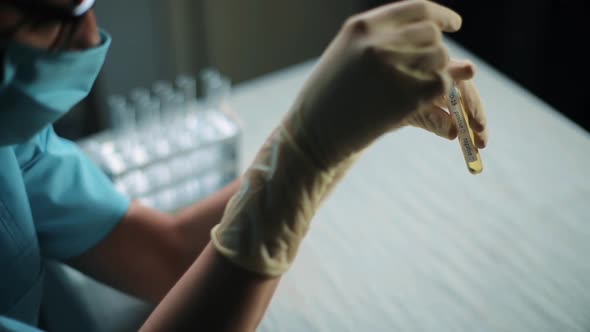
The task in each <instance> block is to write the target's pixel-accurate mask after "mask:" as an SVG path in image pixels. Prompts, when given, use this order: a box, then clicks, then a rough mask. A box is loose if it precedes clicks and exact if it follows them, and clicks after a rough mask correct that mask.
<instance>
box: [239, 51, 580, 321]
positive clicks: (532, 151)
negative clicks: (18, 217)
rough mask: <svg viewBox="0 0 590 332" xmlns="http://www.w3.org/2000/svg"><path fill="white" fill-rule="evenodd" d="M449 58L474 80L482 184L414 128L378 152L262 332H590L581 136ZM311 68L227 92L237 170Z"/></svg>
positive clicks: (341, 191) (332, 214)
mask: <svg viewBox="0 0 590 332" xmlns="http://www.w3.org/2000/svg"><path fill="white" fill-rule="evenodd" d="M452 46H453V47H452V50H451V51H452V52H451V53H452V54H453V55H454V56H456V57H459V58H463V57H466V58H469V59H471V60H472V61H473V62H474V63H475V64H476V65H477V66H478V69H479V70H478V76H477V78H476V84H477V86H478V87H479V90H480V93H481V95H482V98H483V101H484V105H485V109H486V111H487V114H488V119H489V132H490V141H489V146H488V148H486V149H485V150H482V158H483V161H484V167H485V169H484V172H483V173H482V174H480V175H477V176H473V175H471V174H470V173H469V172H468V171H467V169H466V168H465V165H464V162H463V159H462V158H463V157H462V155H461V151H460V148H459V146H458V143H457V142H456V141H453V142H450V141H446V140H444V139H441V138H439V137H436V136H434V135H432V134H429V133H426V132H423V131H421V130H419V129H416V128H404V129H402V130H400V131H397V132H395V133H392V134H389V135H387V136H386V137H384V138H383V139H381V140H380V141H378V142H377V143H376V144H375V145H374V146H372V147H371V148H370V149H369V151H368V152H367V153H366V154H365V155H364V156H363V158H362V159H361V160H360V161H359V162H358V163H357V164H356V165H355V167H354V168H353V169H352V170H351V172H350V173H349V175H348V176H347V177H346V178H345V179H344V180H343V181H342V183H341V184H340V186H339V187H338V188H337V189H336V190H335V192H334V193H333V195H332V196H331V197H330V198H329V199H328V201H327V202H326V203H325V205H324V206H323V207H322V209H321V210H320V211H319V213H318V214H317V216H316V218H315V219H314V221H313V224H312V227H311V230H310V232H309V234H308V235H307V237H306V239H305V240H304V242H303V244H302V246H301V249H300V252H299V255H298V257H297V260H296V261H295V264H294V265H293V266H292V268H291V270H290V271H289V272H288V273H287V274H286V275H285V276H284V277H283V280H282V281H281V284H280V286H279V288H278V290H277V293H276V295H275V297H274V299H273V301H272V303H271V305H270V308H269V311H268V313H267V315H266V316H265V318H264V320H263V323H262V325H261V327H260V329H259V330H260V331H339V332H344V331H537V332H539V331H551V332H554V331H589V330H590V259H588V255H589V254H590V224H589V222H590V218H589V217H588V215H589V214H588V212H587V206H588V204H590V178H589V177H588V171H587V168H588V165H590V135H588V134H587V133H586V132H585V131H583V130H582V129H580V128H579V127H578V126H576V125H574V124H573V123H572V122H570V121H568V120H567V119H565V118H564V117H563V116H561V115H560V114H559V113H557V112H556V111H554V110H553V109H551V107H549V106H548V105H547V104H545V103H543V102H542V101H540V100H539V99H537V98H536V97H534V96H533V95H531V94H530V93H529V92H527V91H525V90H524V89H522V88H521V87H519V86H517V85H516V84H514V83H512V82H511V81H510V80H508V79H507V78H506V77H504V76H502V75H501V74H499V73H498V72H497V71H495V70H494V69H492V68H491V67H489V66H487V65H486V64H484V63H482V62H481V61H480V60H478V59H477V58H475V57H474V56H472V55H470V54H468V53H466V52H465V51H464V50H462V49H461V48H460V47H457V46H455V45H452ZM312 66H313V62H308V63H304V64H301V65H298V66H294V67H292V68H289V69H287V70H283V71H280V72H277V73H273V74H271V75H267V76H264V77H262V78H261V79H258V80H255V81H252V82H248V83H247V84H242V85H239V86H237V87H236V89H235V90H234V92H235V93H234V96H233V105H234V106H235V107H236V109H237V112H238V114H239V116H240V117H241V118H242V120H243V121H244V126H245V128H244V136H243V150H242V151H243V155H242V157H243V164H244V166H246V165H247V164H249V162H250V161H251V160H252V159H253V157H254V154H255V153H256V151H257V149H258V147H259V146H260V145H261V144H262V142H263V140H264V139H265V138H266V136H267V135H268V134H269V133H270V131H271V130H272V129H273V127H274V126H275V125H276V124H277V123H278V122H279V120H280V118H281V116H282V115H283V114H284V112H286V111H287V110H288V108H289V106H290V104H291V102H292V101H293V100H294V98H295V95H296V93H297V92H298V91H299V89H300V87H301V86H302V84H303V82H304V80H305V78H306V77H307V76H308V74H309V73H310V71H311V69H312Z"/></svg>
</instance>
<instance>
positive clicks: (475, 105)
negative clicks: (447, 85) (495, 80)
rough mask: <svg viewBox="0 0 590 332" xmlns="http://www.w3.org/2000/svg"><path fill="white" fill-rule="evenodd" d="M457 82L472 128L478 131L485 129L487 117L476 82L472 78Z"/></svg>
mask: <svg viewBox="0 0 590 332" xmlns="http://www.w3.org/2000/svg"><path fill="white" fill-rule="evenodd" d="M456 84H457V87H458V88H459V91H460V92H461V97H462V99H463V105H464V106H465V111H466V112H467V116H468V117H469V123H470V125H471V128H473V130H474V131H476V132H481V131H483V130H485V129H486V125H487V118H486V114H485V112H484V110H483V105H482V102H481V98H480V97H479V93H478V92H477V89H476V88H475V84H473V81H471V80H467V81H457V82H456Z"/></svg>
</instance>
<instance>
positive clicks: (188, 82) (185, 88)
mask: <svg viewBox="0 0 590 332" xmlns="http://www.w3.org/2000/svg"><path fill="white" fill-rule="evenodd" d="M175 83H176V86H177V87H178V89H179V90H180V91H181V92H182V94H183V96H184V100H185V102H192V101H194V100H196V99H197V80H196V79H195V78H193V77H192V76H189V75H178V76H177V77H176V80H175Z"/></svg>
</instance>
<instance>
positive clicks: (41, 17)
mask: <svg viewBox="0 0 590 332" xmlns="http://www.w3.org/2000/svg"><path fill="white" fill-rule="evenodd" d="M94 2H95V0H72V1H71V2H70V3H69V4H67V5H65V6H58V5H54V4H49V3H47V2H46V1H38V0H28V1H25V0H0V5H6V6H10V7H13V8H15V9H17V10H18V11H20V12H21V13H22V14H23V15H22V18H21V19H20V21H19V22H17V23H16V24H15V25H13V26H11V27H9V28H8V29H5V30H3V31H0V38H1V39H8V38H10V37H12V36H13V35H14V34H15V33H16V32H17V31H18V30H19V29H20V28H22V27H23V26H25V25H31V26H43V25H48V24H55V23H59V24H63V27H62V29H61V31H66V32H67V33H68V35H67V36H65V37H63V36H58V38H56V41H55V42H54V43H53V44H52V46H51V47H50V49H53V50H55V49H57V48H58V47H59V46H60V45H58V44H62V45H67V44H69V42H70V41H71V39H72V37H73V36H74V34H75V32H76V30H77V28H78V26H79V25H80V22H81V21H82V19H83V18H84V16H86V14H87V13H88V12H89V11H90V10H91V9H92V7H93V6H94ZM60 41H61V43H60Z"/></svg>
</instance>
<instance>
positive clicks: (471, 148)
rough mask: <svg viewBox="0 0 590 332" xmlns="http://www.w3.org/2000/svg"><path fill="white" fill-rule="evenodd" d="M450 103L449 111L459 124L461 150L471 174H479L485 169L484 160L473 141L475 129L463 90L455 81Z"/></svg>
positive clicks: (449, 99)
mask: <svg viewBox="0 0 590 332" xmlns="http://www.w3.org/2000/svg"><path fill="white" fill-rule="evenodd" d="M448 103H449V112H450V113H451V116H453V118H454V119H455V124H456V125H457V130H458V137H459V145H460V146H461V151H463V157H464V159H465V163H466V164H467V169H468V170H469V172H471V174H479V173H481V172H482V171H483V162H482V160H481V156H480V155H479V150H478V149H477V147H476V146H475V144H474V143H473V142H474V135H473V130H472V129H471V127H470V126H469V120H468V118H467V113H465V106H464V104H463V98H462V97H461V92H460V91H459V89H458V88H457V85H456V84H455V83H454V82H453V83H452V85H451V91H450V93H449V97H448Z"/></svg>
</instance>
